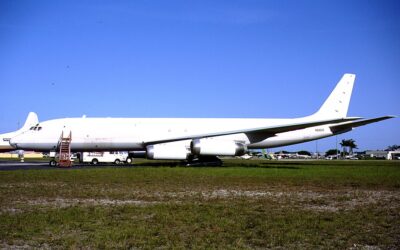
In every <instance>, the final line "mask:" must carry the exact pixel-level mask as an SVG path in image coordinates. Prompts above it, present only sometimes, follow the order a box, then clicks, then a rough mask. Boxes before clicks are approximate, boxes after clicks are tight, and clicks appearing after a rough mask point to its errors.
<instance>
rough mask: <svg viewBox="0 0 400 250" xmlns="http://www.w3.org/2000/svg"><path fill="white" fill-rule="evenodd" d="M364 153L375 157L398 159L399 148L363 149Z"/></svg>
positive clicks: (399, 156) (399, 158) (399, 157)
mask: <svg viewBox="0 0 400 250" xmlns="http://www.w3.org/2000/svg"><path fill="white" fill-rule="evenodd" d="M365 155H366V156H369V157H371V158H377V159H387V160H400V150H396V151H383V150H367V151H365Z"/></svg>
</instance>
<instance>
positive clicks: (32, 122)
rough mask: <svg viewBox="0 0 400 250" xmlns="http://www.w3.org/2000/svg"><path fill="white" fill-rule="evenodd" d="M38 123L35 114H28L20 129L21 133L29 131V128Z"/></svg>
mask: <svg viewBox="0 0 400 250" xmlns="http://www.w3.org/2000/svg"><path fill="white" fill-rule="evenodd" d="M38 123H39V119H38V116H37V114H36V113H35V112H29V114H28V117H27V118H26V121H25V124H24V126H23V127H22V128H21V129H20V130H21V131H26V130H29V128H30V127H32V126H35V125H36V124H38Z"/></svg>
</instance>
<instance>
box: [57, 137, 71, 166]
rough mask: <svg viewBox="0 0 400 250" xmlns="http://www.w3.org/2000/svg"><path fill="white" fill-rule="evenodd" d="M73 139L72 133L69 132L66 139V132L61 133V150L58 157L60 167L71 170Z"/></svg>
mask: <svg viewBox="0 0 400 250" xmlns="http://www.w3.org/2000/svg"><path fill="white" fill-rule="evenodd" d="M71 139H72V132H71V131H70V132H69V135H68V136H66V137H64V131H63V132H62V133H61V137H60V141H59V148H60V153H59V155H58V166H60V167H65V168H69V167H71V166H72V161H71Z"/></svg>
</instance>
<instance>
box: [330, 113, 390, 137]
mask: <svg viewBox="0 0 400 250" xmlns="http://www.w3.org/2000/svg"><path fill="white" fill-rule="evenodd" d="M391 118H395V116H392V115H388V116H381V117H376V118H371V119H362V120H358V121H349V122H343V123H339V124H335V125H332V126H330V129H331V131H332V132H333V133H335V134H336V133H344V132H347V131H350V130H352V129H353V128H356V127H360V126H364V125H367V124H370V123H374V122H379V121H383V120H386V119H391Z"/></svg>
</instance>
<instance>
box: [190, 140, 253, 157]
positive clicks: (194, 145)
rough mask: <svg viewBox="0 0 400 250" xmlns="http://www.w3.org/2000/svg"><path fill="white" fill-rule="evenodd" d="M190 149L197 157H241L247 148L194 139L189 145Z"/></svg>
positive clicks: (226, 142)
mask: <svg viewBox="0 0 400 250" xmlns="http://www.w3.org/2000/svg"><path fill="white" fill-rule="evenodd" d="M190 149H191V152H192V154H193V155H198V156H201V155H216V156H218V155H220V156H241V155H244V154H245V153H246V151H247V147H246V145H244V144H243V143H239V142H234V141H223V140H216V139H194V140H193V141H192V142H191V143H190Z"/></svg>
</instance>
